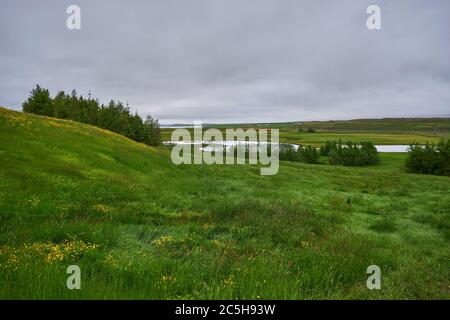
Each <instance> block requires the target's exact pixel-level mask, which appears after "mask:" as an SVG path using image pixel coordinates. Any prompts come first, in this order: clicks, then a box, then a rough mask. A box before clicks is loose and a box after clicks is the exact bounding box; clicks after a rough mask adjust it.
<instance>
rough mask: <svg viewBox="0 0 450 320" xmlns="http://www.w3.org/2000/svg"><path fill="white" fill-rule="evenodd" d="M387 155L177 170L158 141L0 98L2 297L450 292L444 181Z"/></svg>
mask: <svg viewBox="0 0 450 320" xmlns="http://www.w3.org/2000/svg"><path fill="white" fill-rule="evenodd" d="M380 156H381V157H382V160H383V161H382V164H381V165H379V166H373V167H365V168H361V167H343V166H325V165H309V164H299V163H297V162H287V161H282V162H281V163H280V170H279V172H278V174H277V175H274V176H260V175H259V168H258V167H255V166H249V165H239V166H238V165H235V166H232V165H222V166H221V165H211V166H207V165H191V166H190V165H179V166H176V165H174V164H173V163H172V162H171V160H170V152H169V150H167V149H166V148H163V147H158V148H148V147H147V146H145V145H143V144H140V143H135V142H134V141H131V140H129V139H126V138H124V137H122V136H120V135H117V134H113V133H111V132H110V131H105V130H99V129H98V128H96V127H93V126H90V125H84V124H82V123H78V122H70V121H64V120H59V119H53V118H43V117H40V116H35V115H30V114H26V113H21V112H14V111H10V110H6V109H3V108H0V159H1V161H0V176H1V179H0V283H1V285H0V299H448V279H449V268H448V258H449V257H450V246H449V241H450V231H449V230H450V224H449V221H450V219H449V213H450V210H449V209H450V194H449V192H448V190H449V187H450V178H448V177H437V176H430V175H411V174H406V173H403V172H401V168H402V165H403V161H404V158H405V156H406V154H386V153H382V154H380ZM392 157H394V158H392ZM348 199H351V201H348ZM68 241H69V243H70V242H71V241H74V242H75V243H76V244H81V242H80V241H82V242H83V243H84V244H86V245H88V246H92V245H96V247H95V248H93V249H89V250H78V247H75V248H69V247H68V246H67V245H65V244H67V243H68ZM41 247H43V248H44V249H45V248H56V249H58V248H59V249H62V248H65V249H67V250H68V251H67V252H66V251H64V252H63V253H68V254H67V255H66V254H65V255H64V257H63V258H64V259H63V260H58V259H54V258H58V257H59V256H58V255H56V256H55V255H54V253H53V252H48V251H44V252H40V251H39V250H32V249H33V248H35V249H38V248H41ZM30 248H31V250H30ZM55 253H58V254H59V253H61V252H60V251H57V252H55ZM72 253H76V254H72ZM43 262H44V263H43ZM70 264H76V265H78V266H80V268H81V270H82V289H81V290H68V289H67V287H66V285H65V284H66V280H67V277H68V274H67V273H66V269H67V266H68V265H70ZM372 264H376V265H378V266H380V268H381V270H382V289H381V290H368V289H367V287H366V279H367V277H368V276H369V275H368V274H366V270H367V267H368V266H369V265H372Z"/></svg>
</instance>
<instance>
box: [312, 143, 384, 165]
mask: <svg viewBox="0 0 450 320" xmlns="http://www.w3.org/2000/svg"><path fill="white" fill-rule="evenodd" d="M319 152H320V155H322V156H328V161H329V162H330V164H334V165H336V164H340V165H344V166H364V165H371V164H378V163H379V162H380V157H379V154H378V151H377V149H376V147H375V146H374V144H373V143H372V142H361V143H359V144H356V143H352V142H351V141H348V142H346V143H342V142H341V140H339V141H327V142H326V143H325V145H323V146H321V147H320V151H319Z"/></svg>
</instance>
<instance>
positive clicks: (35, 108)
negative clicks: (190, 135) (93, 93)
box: [22, 85, 161, 146]
mask: <svg viewBox="0 0 450 320" xmlns="http://www.w3.org/2000/svg"><path fill="white" fill-rule="evenodd" d="M22 108H23V111H24V112H28V113H34V114H38V115H43V116H49V117H55V118H60V119H68V120H74V121H78V122H83V123H87V124H91V125H94V126H97V127H100V128H103V129H107V130H110V131H112V132H116V133H118V134H121V135H124V136H126V137H128V138H130V139H133V140H135V141H138V142H142V143H145V144H148V145H151V146H157V145H159V144H161V130H160V126H159V122H158V120H157V119H154V118H152V116H151V115H147V116H146V118H145V119H142V118H141V116H139V115H138V114H137V113H134V114H133V113H132V112H131V111H130V108H129V106H128V105H124V104H123V103H122V102H120V101H114V100H111V101H110V102H109V103H108V105H103V104H100V103H99V101H98V100H97V99H91V97H90V94H89V97H88V98H87V99H86V98H83V96H81V95H78V94H77V92H76V91H75V90H72V93H71V94H66V93H65V92H64V91H59V92H58V93H57V94H56V96H55V97H53V98H52V97H51V96H50V92H49V91H48V90H47V89H44V88H42V87H41V86H39V85H37V86H36V88H34V89H33V90H31V93H30V96H29V98H28V99H27V100H26V101H25V102H24V103H23V104H22Z"/></svg>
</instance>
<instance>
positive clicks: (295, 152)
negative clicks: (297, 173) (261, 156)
mask: <svg viewBox="0 0 450 320" xmlns="http://www.w3.org/2000/svg"><path fill="white" fill-rule="evenodd" d="M279 156H280V160H285V161H297V162H304V163H320V159H319V158H320V157H319V152H318V151H317V148H315V147H311V146H302V145H299V146H298V147H297V148H295V147H294V146H293V145H290V144H280V149H279Z"/></svg>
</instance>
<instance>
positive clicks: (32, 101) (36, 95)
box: [22, 85, 53, 116]
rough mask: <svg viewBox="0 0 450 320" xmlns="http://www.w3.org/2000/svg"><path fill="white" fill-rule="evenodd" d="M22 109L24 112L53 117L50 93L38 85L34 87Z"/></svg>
mask: <svg viewBox="0 0 450 320" xmlns="http://www.w3.org/2000/svg"><path fill="white" fill-rule="evenodd" d="M22 108H23V111H24V112H29V113H35V114H39V115H43V116H53V106H52V99H51V97H50V93H49V92H48V90H47V89H43V88H41V86H40V85H36V88H35V89H33V90H31V93H30V97H29V98H28V100H27V101H25V102H24V103H23V104H22Z"/></svg>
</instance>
